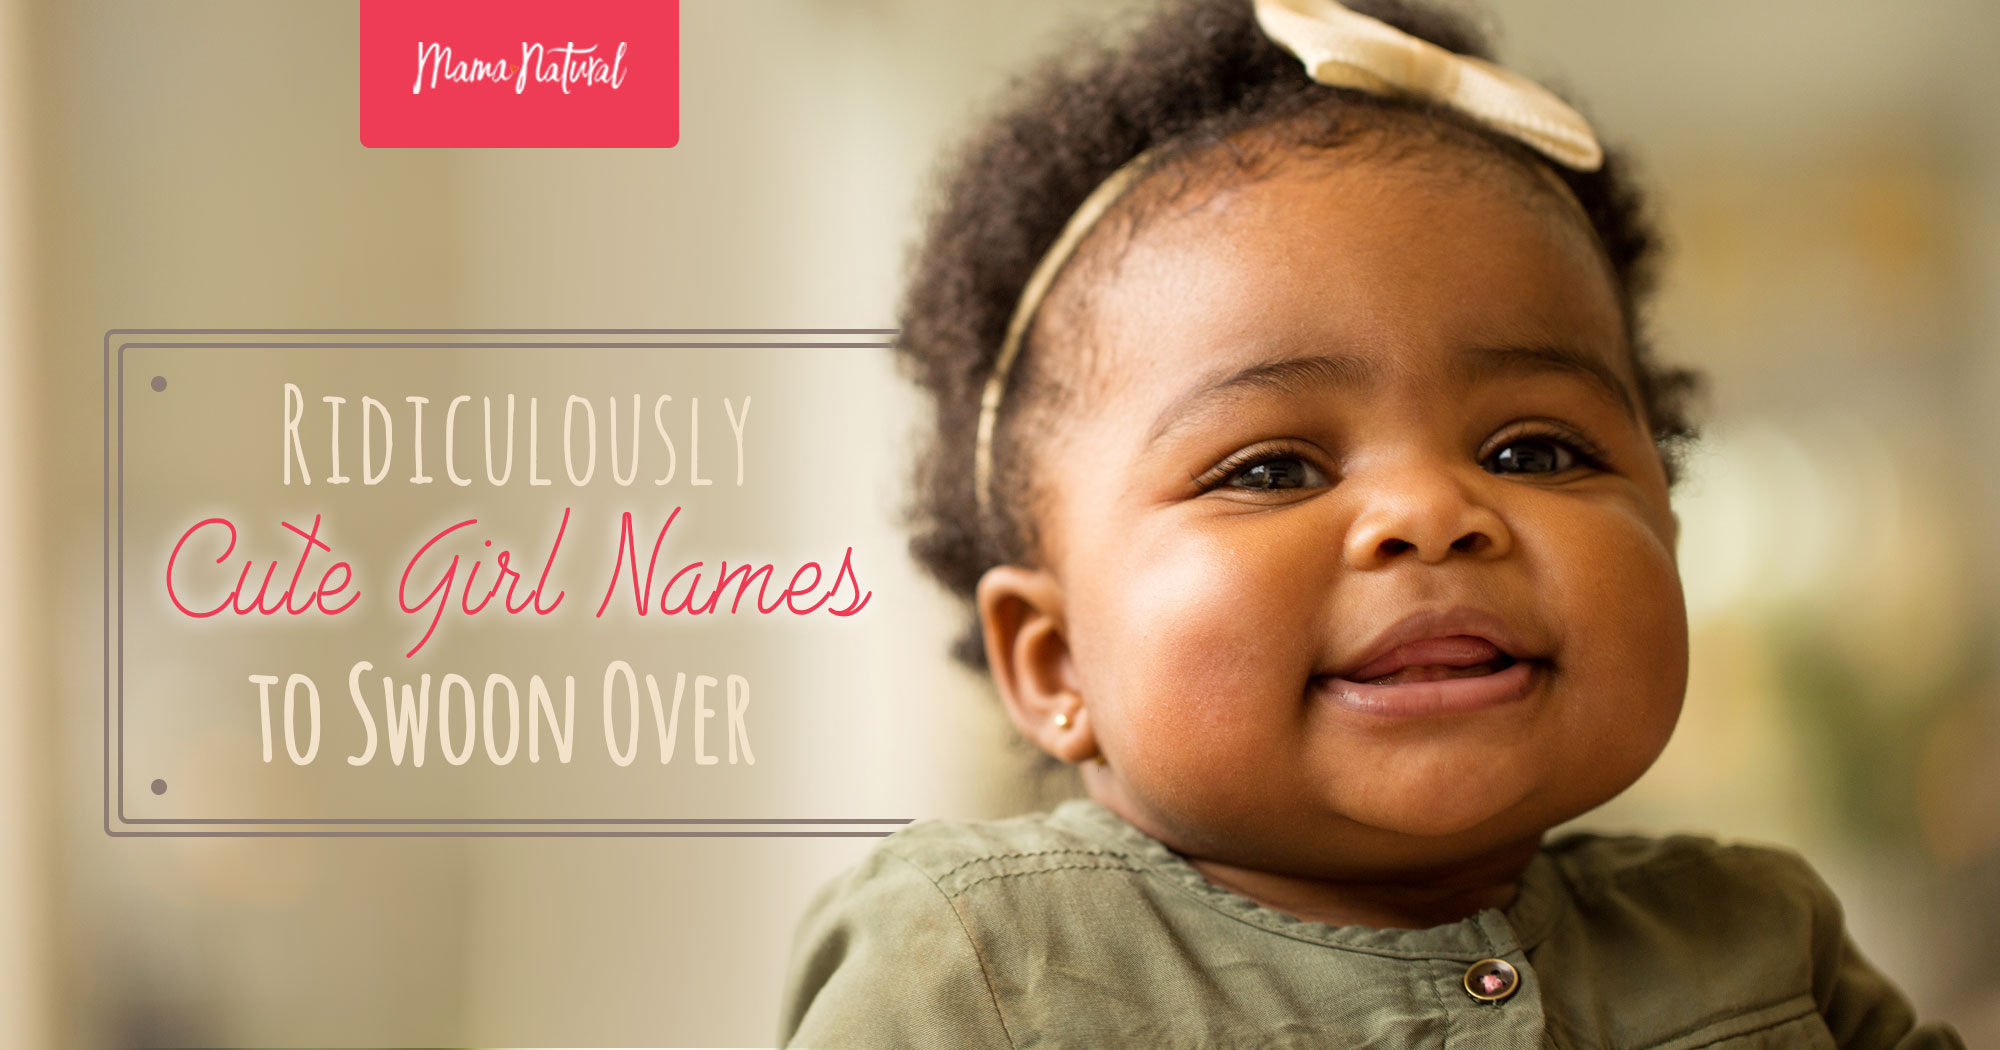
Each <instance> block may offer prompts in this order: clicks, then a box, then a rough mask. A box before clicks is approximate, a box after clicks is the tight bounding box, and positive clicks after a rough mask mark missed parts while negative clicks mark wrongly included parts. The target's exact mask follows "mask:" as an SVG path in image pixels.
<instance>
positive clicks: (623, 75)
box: [361, 0, 680, 149]
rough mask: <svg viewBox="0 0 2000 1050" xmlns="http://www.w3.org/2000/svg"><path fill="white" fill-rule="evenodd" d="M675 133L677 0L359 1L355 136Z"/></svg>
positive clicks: (669, 139)
mask: <svg viewBox="0 0 2000 1050" xmlns="http://www.w3.org/2000/svg"><path fill="white" fill-rule="evenodd" d="M679 140H680V3H679V0H561V2H549V0H539V2H531V0H361V144H362V145H363V146H368V147H371V148H409V147H447V148H468V147H487V146H526V147H551V146H553V147H572V146H583V147H638V148H654V149H661V148H665V147H668V146H672V145H674V144H675V143H676V142H678V141H679Z"/></svg>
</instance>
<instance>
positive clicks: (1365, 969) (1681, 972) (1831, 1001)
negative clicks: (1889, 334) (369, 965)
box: [779, 800, 1964, 1050]
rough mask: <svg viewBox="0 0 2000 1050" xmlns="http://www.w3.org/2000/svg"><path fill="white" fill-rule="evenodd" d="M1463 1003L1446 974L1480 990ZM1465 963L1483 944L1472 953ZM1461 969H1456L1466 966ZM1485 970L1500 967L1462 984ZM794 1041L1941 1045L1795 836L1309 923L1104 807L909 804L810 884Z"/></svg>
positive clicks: (1637, 845)
mask: <svg viewBox="0 0 2000 1050" xmlns="http://www.w3.org/2000/svg"><path fill="white" fill-rule="evenodd" d="M1488 960H1499V961H1500V962H1502V963H1505V964H1508V966H1510V967H1511V969H1512V979H1513V980H1514V981H1516V982H1517V984H1515V985H1514V986H1513V989H1512V991H1511V992H1509V993H1508V994H1507V995H1506V997H1505V998H1504V999H1501V1000H1499V1001H1497V1002H1483V1001H1481V1000H1480V999H1478V998H1475V997H1474V996H1473V995H1472V994H1469V992H1470V990H1471V989H1474V988H1479V989H1486V988H1492V989H1496V990H1497V989H1498V988H1500V987H1501V986H1502V983H1504V982H1505V981H1506V980H1507V979H1508V977H1509V975H1508V973H1507V969H1506V968H1505V967H1497V966H1493V965H1491V964H1490V963H1489V962H1487V961H1488ZM1475 964H1485V965H1483V966H1476V965H1475ZM1469 971H1470V972H1469ZM1488 976H1496V977H1497V978H1499V982H1500V983H1496V982H1495V981H1487V980H1484V979H1485V978H1486V977H1488ZM779 1041H780V1043H781V1044H783V1045H787V1046H798V1047H870V1048H885V1047H950V1048H957V1050H975V1048H985V1047H996V1048H998V1047H1010V1048H1011V1047H1146V1048H1167V1047H1239V1046H1240V1047H1343V1048H1349V1047H1370V1048H1381V1050H1392V1048H1393V1050H1401V1048H1406V1047H1440V1048H1442V1047H1467V1048H1473V1047H1478V1048H1494V1050H1498V1048H1510V1047H1523V1048H1536V1047H1560V1048H1610V1047H1620V1048H1640V1047H1651V1048H1658V1050H1669V1048H1671V1050H1694V1048H1697V1047H1714V1048H1718V1050H1762V1048H1778V1047H1784V1048H1793V1047H1809V1048H1829V1047H1883V1048H1896V1050H1917V1048H1929V1047H1943V1048H1954V1047H1956V1048H1962V1047H1963V1046H1964V1044H1963V1042H1962V1041H1960V1039H1959V1038H1958V1036H1957V1035H1956V1033H1954V1032H1953V1031H1952V1030H1951V1029H1949V1028H1947V1027H1943V1026H1939V1025H1917V1024H1916V1023H1915V1021H1914V1019H1913V1017H1912V1015H1911V1011H1910V1007H1909V1005H1908V1003H1907V1002H1906V1001H1905V1000H1904V998H1903V997H1902V995H1901V994H1900V993H1899V992H1897V991H1896V989H1895V988H1894V987H1893V986H1892V985H1891V984H1889V983H1888V982H1887V981H1886V980H1885V979H1884V978H1883V977H1882V976H1881V975H1880V974H1879V973H1878V972H1876V971H1875V970H1874V969H1873V968H1872V967H1871V966H1870V965H1869V964H1868V963H1867V962H1866V961H1865V960H1863V959H1862V958H1861V956H1860V955H1858V954H1857V953H1856V952H1855V950H1854V947H1853V945H1852V944H1851V943H1850V942H1849V941H1848V938H1847V936H1846V934H1845V932H1844V930H1843V928H1842V920H1841V912H1840V906H1839V903H1838V902H1837V901H1835V900H1834V898H1833V895H1832V893H1831V892H1829V891H1828V889H1827V888H1826V886H1825V884H1824V883H1822V882H1821V881H1820V879H1819V877H1818V876H1817V875H1815V874H1814V873H1813V871H1812V869H1811V868H1809V867H1808V866H1807V865H1806V864H1805V862H1804V861H1802V860H1800V859H1799V858H1798V857H1797V856H1795V855H1793V854H1790V853H1786V852H1783V851H1780V850H1773V849H1767V848H1761V847H1754V846H1730V845H1722V844H1718V843H1716V842H1713V841H1711V840H1708V839H1704V838H1697V837H1690V836H1677V837H1671V838H1660V839H1653V838H1640V837H1605V836H1595V835H1572V836H1568V837H1565V838H1562V839H1559V840H1556V841H1553V842H1550V843H1549V844H1547V845H1546V846H1545V847H1544V848H1543V849H1542V851H1541V852H1540V853H1538V854H1537V855H1536V857H1535V859H1534V860H1533V861H1532V862H1531V863H1530V865H1529V866H1528V869H1527V871H1526V872H1525V873H1524V874H1523V876H1522V880H1521V886H1520V891H1519V893H1518V894H1517V895H1516V897H1515V899H1514V902H1513V903H1512V904H1510V905H1508V906H1507V907H1506V908H1505V909H1495V908H1489V909H1486V910H1484V911H1481V912H1480V913H1479V914H1477V915H1475V916H1473V917H1471V918H1468V919H1463V920H1460V921H1458V922H1455V923H1450V924H1447V925H1443V926H1435V927H1432V928H1430V929H1424V930H1380V929H1373V928H1369V927H1362V926H1330V925H1327V924H1324V923H1318V922H1310V921H1307V920H1304V919H1299V918H1296V917H1294V916H1290V915H1286V914H1284V913H1282V912H1279V911H1276V910H1273V909H1270V908H1266V907H1264V906H1262V905H1260V904H1258V903H1256V902H1255V901H1252V900H1250V899H1249V898H1246V897H1243V896H1241V895H1238V894H1235V893H1232V892H1229V891H1227V890H1224V889H1221V888H1219V887H1216V886H1214V885H1212V884H1210V883H1209V882H1208V881H1207V880H1206V879H1204V878H1203V877H1202V875H1201V873H1200V872H1198V871H1196V870H1195V869H1194V868H1193V867H1192V866H1191V865H1189V864H1188V863H1187V862H1186V861H1185V860H1184V859H1182V858H1181V857H1180V856H1178V855H1176V854H1175V853H1174V852H1173V851H1171V850H1169V849H1167V848H1166V846H1164V845H1162V844H1161V843H1160V842H1158V841H1157V840H1155V839H1153V838H1150V837H1149V836H1147V835H1146V834H1145V833H1143V832H1141V831H1139V830H1138V829H1137V828H1135V827H1133V826H1132V825H1130V824H1128V823H1126V822H1125V821H1124V820H1123V819H1122V818H1120V817H1119V816H1117V815H1116V814H1115V813H1113V812H1111V811H1110V810H1109V809H1106V808H1105V807H1103V806H1101V805H1099V804H1097V803H1095V802H1092V801H1089V800H1075V801H1071V802H1066V803H1064V804H1062V805H1061V806H1059V807H1057V808H1056V810H1055V811H1054V812H1052V813H1047V814H1037V815H1034V816H1027V817H1017V818H1014V819H1011V820H1002V821H990V822H961V821H926V822H923V823H920V824H915V825H912V826H910V827H909V828H906V829H904V830H902V831H899V832H897V833H896V834H895V835H892V836H890V837H888V838H887V839H884V840H883V842H882V844H881V845H880V846H879V847H878V848H877V849H876V850H875V851H874V852H873V853H871V854H870V855H869V856H868V857H867V858H866V859H865V860H863V861H862V863H861V864H860V865H858V866H857V867H855V868H854V869H853V870H851V871H849V872H847V873H846V874H845V875H843V876H841V877H840V878H838V879H836V880H835V881H834V882H833V883H831V884H830V885H828V886H827V887H826V888H825V889H823V890H822V891H820V893H819V895H818V896H817V897H816V898H815V899H814V901H813V903H812V906H811V908H810V909H809V910H808V912H807V914H806V916H805V918H804V920H803V921H802V922H801V924H800V926H799V933H798V940H797V943H796V944H795V946H794V949H793V956H792V960H791V964H790V969H789V973H788V976H787V982H786V987H785V993H784V1004H783V1008H782V1017H781V1019H780V1028H779Z"/></svg>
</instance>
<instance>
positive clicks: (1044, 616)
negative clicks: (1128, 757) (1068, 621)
mask: <svg viewBox="0 0 2000 1050" xmlns="http://www.w3.org/2000/svg"><path fill="white" fill-rule="evenodd" d="M975 600H976V601H977V603H978V606H979V624H980V628H981V630H982V631H983V632H984V634H985V637H986V663H987V666H988V667H990V668H992V670H993V683H994V685H996V686H998V687H999V690H1000V700H1001V702H1002V703H1004V704H1005V705H1006V706H1007V717H1008V718H1010V719H1012V720H1013V722H1014V727H1015V728H1017V729H1019V730H1020V731H1021V735H1023V736H1025V737H1027V738H1028V739H1029V740H1032V741H1034V742H1035V744H1036V746H1038V747H1040V748H1041V749H1042V750H1043V751H1046V752H1048V753H1049V754H1051V755H1054V756H1055V757H1056V758H1059V759H1061V760H1062V761H1064V762H1071V763H1075V762H1082V761H1084V760H1086V759H1088V758H1090V757H1092V756H1093V755H1096V754H1097V738H1096V737H1095V736H1094V735H1092V733H1091V728H1090V716H1089V713H1088V712H1086V711H1085V710H1084V706H1083V694H1082V692H1081V691H1080V690H1079V689H1078V687H1077V684H1076V676H1075V673H1074V668H1073V665H1072V664H1071V662H1070V651H1069V635H1068V633H1067V631H1066V629H1065V626H1064V620H1063V599H1062V585H1061V584H1059V583H1057V582H1056V579H1055V577H1054V576H1052V575H1051V574H1049V573H1048V572H1047V571H1046V570H1043V569H1028V568H1023V567H1022V566H1019V565H996V566H994V567H993V568H991V569H988V570H986V575H984V576H981V577H980V578H979V588H978V591H977V593H976V597H975Z"/></svg>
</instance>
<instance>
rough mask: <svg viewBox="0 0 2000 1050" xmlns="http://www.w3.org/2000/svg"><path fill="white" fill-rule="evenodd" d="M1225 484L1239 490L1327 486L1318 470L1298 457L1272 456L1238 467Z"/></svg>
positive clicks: (1225, 479) (1224, 481) (1226, 479)
mask: <svg viewBox="0 0 2000 1050" xmlns="http://www.w3.org/2000/svg"><path fill="white" fill-rule="evenodd" d="M1222 483H1223V485H1224V486H1226V487H1229V488H1238V489H1256V490H1272V489H1302V488H1308V487H1311V486H1314V485H1324V484H1326V479H1325V478H1324V477H1323V476H1321V474H1320V472H1319V470H1318V468H1316V467H1314V466H1313V465H1312V464H1310V463H1307V462H1306V461H1305V460H1303V459H1300V458H1298V457H1297V456H1282V455H1280V456H1270V457H1268V458H1265V459H1260V460H1257V461H1255V462H1253V463H1246V464H1244V465H1242V466H1239V467H1236V468H1235V469H1234V470H1233V471H1232V472H1231V473H1230V474H1229V475H1228V476H1227V477H1225V478H1224V479H1223V482H1222Z"/></svg>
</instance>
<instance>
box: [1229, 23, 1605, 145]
mask: <svg viewBox="0 0 2000 1050" xmlns="http://www.w3.org/2000/svg"><path fill="white" fill-rule="evenodd" d="M1255 3H1256V7H1257V24H1258V25H1261V26H1263V27H1264V32H1265V34H1266V35H1268V36H1269V37H1270V38H1271V39H1272V40H1275V41H1277V42H1278V43H1279V44H1282V45H1284V47H1285V50H1287V51H1290V52H1291V53H1292V54H1294V55H1297V56H1298V57H1299V61H1301V62H1303V63H1305V67H1306V75H1307V76H1309V77H1311V78H1313V79H1314V80H1317V81H1319V82H1320V83H1322V84H1326V85H1329V86H1332V87H1351V88H1359V89H1360V90H1362V91H1366V92H1369V93H1370V94H1376V95H1390V94H1402V95H1414V96H1416V97H1418V98H1427V99H1431V100H1433V101H1436V102H1440V103H1443V104H1445V105H1448V106H1451V107H1452V108H1453V109H1457V110H1460V111H1462V112H1464V113H1465V114H1466V115H1468V116H1470V117H1473V118H1474V119H1476V120H1478V121H1480V122H1481V123H1484V124H1486V125H1488V126H1490V127H1492V128H1493V129H1494V130H1496V131H1500V132H1504V133H1505V134H1507V135H1511V136H1513V137H1514V138H1517V139H1520V140H1521V141H1522V142H1525V143H1527V144H1528V145H1530V146H1533V147H1535V148H1536V149H1538V150H1540V151H1542V152H1543V153H1545V154H1547V155H1548V156H1549V157H1550V158H1552V159H1554V160H1557V161H1560V162H1561V163H1562V164H1564V165H1566V166H1568V167H1571V168H1575V169H1577V170H1578V171H1596V170H1597V168H1598V167H1599V166H1600V165H1602V164H1603V163H1604V151H1603V149H1601V148H1600V147H1599V146H1598V144H1597V136H1595V135H1593V134H1591V131H1590V125H1589V124H1587V123H1585V122H1584V119H1583V117H1582V116H1580V115H1579V114H1578V113H1577V112H1576V110H1574V109H1571V108H1570V107H1569V106H1568V105H1567V104H1565V103H1564V102H1563V100H1562V99H1559V98H1557V97H1556V96H1555V95H1554V94H1553V93H1551V92H1550V91H1549V90H1548V89H1547V88H1544V87H1542V86H1541V85H1540V84H1537V83H1535V82H1534V81H1532V80H1529V79H1528V78H1526V77H1523V76H1520V75H1518V74H1515V73H1510V72H1508V71H1507V70H1504V69H1501V68H1500V67H1499V66H1496V65H1494V64H1493V63H1491V62H1485V61H1481V60H1480V59H1477V58H1473V57H1471V56H1470V55H1460V54H1456V53H1454V52H1452V51H1448V50H1446V49H1444V48H1442V47H1439V46H1438V45H1436V44H1433V43H1431V42H1430V41H1428V40H1423V39H1420V38H1418V37H1414V36H1411V35H1410V34H1408V33H1405V32H1403V31H1402V30H1400V29H1397V28H1396V27H1395V26H1392V25H1389V24H1388V23H1386V22H1383V21H1380V20H1378V19H1373V18H1370V17H1368V16H1367V15H1364V14H1359V13H1357V12H1354V11H1351V10H1349V9H1347V8H1346V7H1343V6H1341V5H1340V4H1338V3H1335V2H1334V0H1255Z"/></svg>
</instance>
